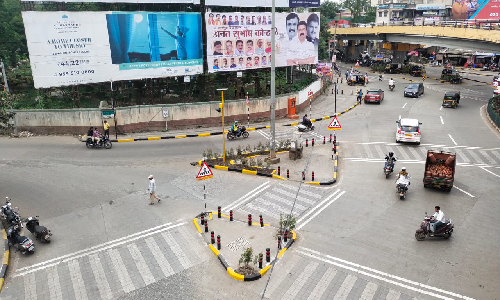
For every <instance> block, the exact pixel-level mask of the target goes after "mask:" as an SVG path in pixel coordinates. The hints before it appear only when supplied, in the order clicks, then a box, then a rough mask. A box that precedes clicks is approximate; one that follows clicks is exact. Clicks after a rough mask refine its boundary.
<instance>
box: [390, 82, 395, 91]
mask: <svg viewBox="0 0 500 300" xmlns="http://www.w3.org/2000/svg"><path fill="white" fill-rule="evenodd" d="M395 87H396V85H394V84H391V85H389V90H390V91H391V92H392V91H393V90H394V88H395Z"/></svg>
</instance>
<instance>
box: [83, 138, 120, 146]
mask: <svg viewBox="0 0 500 300" xmlns="http://www.w3.org/2000/svg"><path fill="white" fill-rule="evenodd" d="M85 145H86V146H87V148H89V149H90V148H102V147H104V148H105V149H111V147H112V146H113V144H112V143H111V141H110V140H109V138H108V137H102V138H101V139H100V140H99V143H95V142H94V141H92V138H91V137H87V142H86V143H85Z"/></svg>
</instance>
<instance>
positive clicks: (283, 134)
mask: <svg viewBox="0 0 500 300" xmlns="http://www.w3.org/2000/svg"><path fill="white" fill-rule="evenodd" d="M295 131H297V126H292V127H287V128H286V129H281V130H276V132H275V139H276V140H278V141H279V140H286V139H291V138H292V137H293V133H294V132H295ZM257 133H259V134H260V135H262V136H263V137H264V138H266V139H267V140H271V133H269V132H265V131H264V130H262V129H261V130H257ZM323 137H324V136H323V135H321V134H319V133H317V132H314V131H308V132H304V135H303V138H304V139H309V140H312V139H315V140H316V141H323ZM327 139H328V137H327Z"/></svg>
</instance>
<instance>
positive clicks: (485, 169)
mask: <svg viewBox="0 0 500 300" xmlns="http://www.w3.org/2000/svg"><path fill="white" fill-rule="evenodd" d="M480 168H481V169H483V170H485V171H486V172H488V173H490V174H491V175H493V176H496V177H499V178H500V175H498V174H495V173H493V172H491V171H490V170H486V169H485V168H484V167H480Z"/></svg>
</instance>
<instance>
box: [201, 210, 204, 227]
mask: <svg viewBox="0 0 500 300" xmlns="http://www.w3.org/2000/svg"><path fill="white" fill-rule="evenodd" d="M203 224H205V213H201V225H203Z"/></svg>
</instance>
